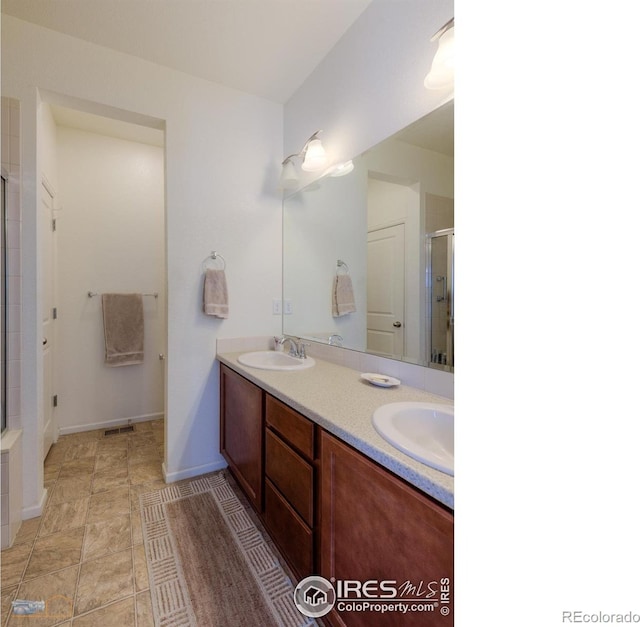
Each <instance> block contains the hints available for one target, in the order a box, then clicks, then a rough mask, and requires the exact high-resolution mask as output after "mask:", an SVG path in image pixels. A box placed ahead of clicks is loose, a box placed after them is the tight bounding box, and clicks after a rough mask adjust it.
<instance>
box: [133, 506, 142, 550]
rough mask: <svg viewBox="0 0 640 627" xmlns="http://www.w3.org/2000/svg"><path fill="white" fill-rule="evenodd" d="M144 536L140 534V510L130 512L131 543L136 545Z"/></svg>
mask: <svg viewBox="0 0 640 627" xmlns="http://www.w3.org/2000/svg"><path fill="white" fill-rule="evenodd" d="M143 542H144V538H143V536H142V518H141V517H140V510H138V511H132V512H131V543H132V544H133V545H134V546H136V545H138V544H142V543H143Z"/></svg>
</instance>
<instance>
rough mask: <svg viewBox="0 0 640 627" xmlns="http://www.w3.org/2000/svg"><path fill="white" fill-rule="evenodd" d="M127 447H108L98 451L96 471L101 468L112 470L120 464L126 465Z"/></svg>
mask: <svg viewBox="0 0 640 627" xmlns="http://www.w3.org/2000/svg"><path fill="white" fill-rule="evenodd" d="M128 452H129V449H128V448H110V449H106V450H101V451H98V454H97V455H96V472H98V471H101V470H113V469H114V468H118V467H120V466H123V465H124V466H126V464H127V461H128Z"/></svg>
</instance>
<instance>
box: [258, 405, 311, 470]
mask: <svg viewBox="0 0 640 627" xmlns="http://www.w3.org/2000/svg"><path fill="white" fill-rule="evenodd" d="M266 405H267V410H266V419H267V425H269V426H271V427H272V428H273V429H274V431H277V432H278V433H279V434H280V436H281V437H282V438H283V439H284V440H286V441H287V443H288V444H290V445H291V446H293V448H295V449H297V450H298V451H300V452H301V453H302V454H303V455H306V456H307V457H308V458H309V459H313V444H314V440H313V427H314V425H313V423H312V422H311V421H310V420H308V419H307V418H305V417H304V416H302V415H301V414H299V413H298V412H297V411H295V410H293V409H291V408H290V407H287V406H286V405H285V404H284V403H281V402H280V401H279V400H278V399H276V398H273V396H269V395H268V394H267V403H266Z"/></svg>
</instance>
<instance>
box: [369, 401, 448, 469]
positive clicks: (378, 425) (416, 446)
mask: <svg viewBox="0 0 640 627" xmlns="http://www.w3.org/2000/svg"><path fill="white" fill-rule="evenodd" d="M372 420H373V426H374V427H375V429H376V431H377V432H378V433H379V434H380V435H381V436H382V437H383V438H384V439H385V440H386V441H387V442H389V444H391V445H392V446H394V447H395V448H397V449H398V450H400V451H402V452H403V453H406V454H407V455H409V457H412V458H413V459H415V460H417V461H419V462H422V463H423V464H426V465H427V466H430V467H431V468H435V469H436V470H440V471H441V472H444V473H446V474H448V475H451V476H453V407H451V406H449V405H439V404H436V403H419V402H404V403H389V404H388V405H382V406H381V407H378V409H376V410H375V411H374V412H373V418H372Z"/></svg>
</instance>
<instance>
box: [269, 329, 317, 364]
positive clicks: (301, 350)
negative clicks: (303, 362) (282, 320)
mask: <svg viewBox="0 0 640 627" xmlns="http://www.w3.org/2000/svg"><path fill="white" fill-rule="evenodd" d="M273 341H274V342H275V344H276V348H277V347H278V346H282V348H284V345H285V344H286V343H287V342H289V355H291V357H297V358H298V359H306V358H307V352H306V350H305V346H309V344H305V343H304V342H303V341H302V340H301V339H300V338H298V341H297V342H296V341H295V340H294V339H293V338H292V337H285V336H284V335H283V336H282V337H274V338H273Z"/></svg>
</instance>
